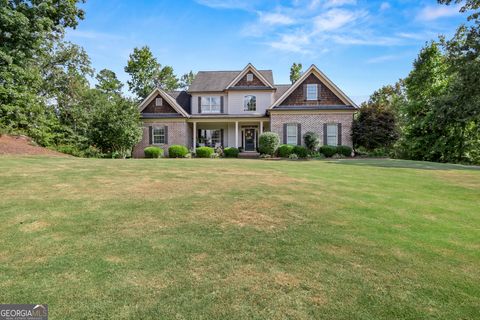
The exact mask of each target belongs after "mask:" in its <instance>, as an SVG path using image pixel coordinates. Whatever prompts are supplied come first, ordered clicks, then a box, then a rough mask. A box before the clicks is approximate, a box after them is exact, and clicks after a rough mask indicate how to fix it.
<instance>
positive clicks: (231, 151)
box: [223, 147, 240, 158]
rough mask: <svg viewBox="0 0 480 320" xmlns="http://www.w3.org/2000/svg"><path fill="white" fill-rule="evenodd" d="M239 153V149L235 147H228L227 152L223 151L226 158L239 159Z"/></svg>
mask: <svg viewBox="0 0 480 320" xmlns="http://www.w3.org/2000/svg"><path fill="white" fill-rule="evenodd" d="M239 153H240V151H239V150H238V148H234V147H226V148H225V150H223V154H224V155H225V158H238V154H239Z"/></svg>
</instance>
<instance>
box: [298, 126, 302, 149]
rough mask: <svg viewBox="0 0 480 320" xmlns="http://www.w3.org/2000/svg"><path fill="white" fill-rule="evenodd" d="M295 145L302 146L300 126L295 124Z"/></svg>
mask: <svg viewBox="0 0 480 320" xmlns="http://www.w3.org/2000/svg"><path fill="white" fill-rule="evenodd" d="M297 145H299V146H301V145H302V124H301V123H299V124H297Z"/></svg>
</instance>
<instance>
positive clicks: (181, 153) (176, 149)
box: [168, 144, 188, 158]
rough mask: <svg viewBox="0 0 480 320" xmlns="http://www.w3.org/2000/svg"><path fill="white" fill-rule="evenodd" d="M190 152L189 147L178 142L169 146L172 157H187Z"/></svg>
mask: <svg viewBox="0 0 480 320" xmlns="http://www.w3.org/2000/svg"><path fill="white" fill-rule="evenodd" d="M187 154H188V148H187V147H185V146H181V145H178V144H174V145H173V146H170V148H168V156H169V157H170V158H185V156H186V155H187Z"/></svg>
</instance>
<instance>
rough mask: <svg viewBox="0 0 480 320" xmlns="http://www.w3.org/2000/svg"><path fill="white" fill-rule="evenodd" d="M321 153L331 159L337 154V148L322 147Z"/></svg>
mask: <svg viewBox="0 0 480 320" xmlns="http://www.w3.org/2000/svg"><path fill="white" fill-rule="evenodd" d="M320 153H322V154H323V155H324V156H325V157H327V158H330V157H331V156H333V155H334V154H335V153H337V147H334V146H327V145H325V146H321V147H320Z"/></svg>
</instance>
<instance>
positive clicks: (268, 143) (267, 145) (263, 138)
mask: <svg viewBox="0 0 480 320" xmlns="http://www.w3.org/2000/svg"><path fill="white" fill-rule="evenodd" d="M279 143H280V137H279V136H278V134H276V133H275V132H264V133H262V134H261V135H260V136H259V138H258V151H259V152H260V153H261V154H269V155H271V156H273V155H274V154H275V151H276V150H277V148H278V145H279Z"/></svg>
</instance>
